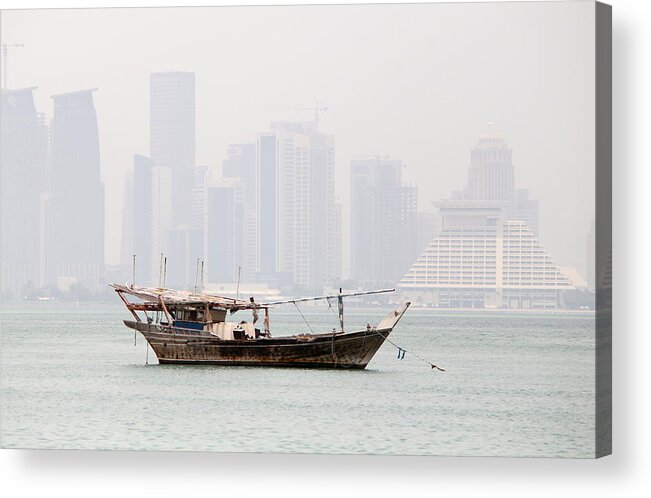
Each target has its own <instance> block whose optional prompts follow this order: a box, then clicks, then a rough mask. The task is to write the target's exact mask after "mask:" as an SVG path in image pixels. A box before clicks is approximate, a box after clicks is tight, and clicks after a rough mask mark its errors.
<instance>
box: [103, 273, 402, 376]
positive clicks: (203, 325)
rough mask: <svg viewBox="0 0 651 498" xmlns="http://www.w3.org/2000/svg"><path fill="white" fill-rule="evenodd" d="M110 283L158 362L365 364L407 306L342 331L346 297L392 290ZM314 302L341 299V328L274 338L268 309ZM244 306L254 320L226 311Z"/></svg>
mask: <svg viewBox="0 0 651 498" xmlns="http://www.w3.org/2000/svg"><path fill="white" fill-rule="evenodd" d="M110 285H111V287H113V288H114V289H115V292H116V293H117V294H118V296H119V297H120V299H121V300H122V301H123V302H124V304H125V306H126V307H127V309H128V310H129V312H130V313H131V314H132V316H133V320H124V324H125V325H126V326H127V327H129V328H131V329H134V330H135V331H137V332H140V333H141V334H142V335H143V337H144V338H145V339H146V340H147V342H148V343H149V345H150V346H151V348H152V349H153V351H154V353H155V354H156V356H157V358H158V362H159V363H161V364H213V365H233V366H235V365H239V366H268V367H303V368H352V369H364V368H366V366H367V365H368V363H369V362H370V361H371V359H372V358H373V356H374V355H375V353H376V352H377V351H378V349H379V348H380V346H382V344H383V343H384V341H385V340H387V338H388V336H389V334H391V332H392V331H393V329H394V328H395V326H396V324H397V323H398V321H399V320H400V318H402V315H403V314H404V313H405V312H406V311H407V308H408V307H409V305H410V303H409V302H406V303H405V304H404V305H402V306H401V307H400V308H398V309H396V310H394V311H392V312H391V313H389V315H387V316H386V317H385V318H384V319H383V320H381V321H380V322H378V323H377V324H376V325H375V326H372V325H371V324H367V326H366V328H363V329H361V330H355V331H351V332H348V331H345V330H344V304H343V300H344V298H346V297H353V296H363V295H370V294H380V293H386V292H393V291H394V290H395V289H382V290H376V291H366V292H353V293H348V294H344V293H342V292H341V289H340V291H339V294H334V295H329V296H317V297H308V298H297V299H289V300H283V301H272V302H267V303H256V302H255V300H254V299H253V298H250V299H249V300H248V301H247V300H243V299H238V298H230V297H224V296H217V295H213V294H208V293H197V292H190V291H179V290H172V289H166V288H151V287H138V286H135V285H120V284H110ZM128 298H131V299H132V300H129V299H128ZM317 300H327V301H328V302H329V303H330V300H336V301H337V305H338V311H339V313H338V316H339V325H340V326H339V330H336V329H333V331H332V332H326V333H312V332H310V333H303V334H297V335H290V336H281V337H274V336H272V334H271V330H270V319H269V309H270V308H271V307H273V306H276V305H282V304H296V303H298V302H305V301H317ZM244 310H248V311H250V312H251V313H252V320H251V321H250V322H249V321H246V320H241V321H239V322H238V321H233V322H228V321H226V319H227V315H229V314H230V316H232V315H234V314H235V313H237V312H240V311H244ZM260 311H263V312H264V319H263V329H259V328H256V323H257V321H258V318H259V312H260ZM299 311H300V310H299ZM139 313H140V314H139Z"/></svg>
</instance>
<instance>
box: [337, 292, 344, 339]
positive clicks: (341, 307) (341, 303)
mask: <svg viewBox="0 0 651 498" xmlns="http://www.w3.org/2000/svg"><path fill="white" fill-rule="evenodd" d="M337 308H338V309H339V325H340V326H341V331H342V332H343V331H344V298H343V296H342V293H341V287H339V295H338V296H337Z"/></svg>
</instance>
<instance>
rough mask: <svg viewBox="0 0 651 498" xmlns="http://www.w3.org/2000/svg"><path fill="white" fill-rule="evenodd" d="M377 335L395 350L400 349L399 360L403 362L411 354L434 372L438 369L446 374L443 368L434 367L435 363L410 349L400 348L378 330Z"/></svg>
mask: <svg viewBox="0 0 651 498" xmlns="http://www.w3.org/2000/svg"><path fill="white" fill-rule="evenodd" d="M375 333H376V334H378V335H379V336H380V337H383V338H384V340H385V341H387V342H388V343H389V344H391V345H392V346H393V347H395V348H397V349H398V359H399V360H402V359H403V358H404V357H405V353H409V354H411V355H414V356H415V357H416V358H418V359H419V360H421V361H424V362H425V363H427V364H428V365H429V366H431V367H432V370H434V369H437V370H439V371H441V372H445V369H443V368H441V367H438V366H436V365H434V363H432V362H431V361H428V360H426V359H425V358H423V357H422V356H420V355H418V354H416V353H414V352H413V351H409V350H408V349H405V348H403V347H402V346H398V345H397V344H396V343H395V342H393V341H392V340H391V339H389V338H388V337H387V336H385V335H383V334H382V333H381V332H380V331H378V330H376V331H375ZM401 353H402V354H401Z"/></svg>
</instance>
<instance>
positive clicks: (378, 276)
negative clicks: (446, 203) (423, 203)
mask: <svg viewBox="0 0 651 498" xmlns="http://www.w3.org/2000/svg"><path fill="white" fill-rule="evenodd" d="M402 168H403V164H402V162H401V161H399V160H394V159H381V158H377V157H374V158H364V159H354V160H353V161H351V182H350V202H351V204H350V206H351V223H350V240H351V277H352V278H353V280H355V281H356V282H357V283H358V285H362V286H364V287H369V288H370V287H378V286H391V285H395V284H396V283H397V282H398V281H399V279H400V277H401V276H402V275H404V273H405V272H406V271H407V269H408V268H409V265H410V264H411V263H412V262H413V260H414V259H415V258H416V256H417V255H418V245H417V244H418V219H417V189H416V187H410V186H405V185H403V182H402Z"/></svg>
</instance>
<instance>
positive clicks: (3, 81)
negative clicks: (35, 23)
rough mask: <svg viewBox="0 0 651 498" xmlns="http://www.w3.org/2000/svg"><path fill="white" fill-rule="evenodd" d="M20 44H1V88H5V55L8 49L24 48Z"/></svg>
mask: <svg viewBox="0 0 651 498" xmlns="http://www.w3.org/2000/svg"><path fill="white" fill-rule="evenodd" d="M24 47H25V45H23V44H22V43H3V44H2V62H3V65H2V88H5V89H6V88H7V55H8V53H9V49H10V48H24Z"/></svg>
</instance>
